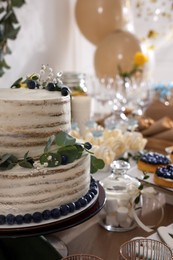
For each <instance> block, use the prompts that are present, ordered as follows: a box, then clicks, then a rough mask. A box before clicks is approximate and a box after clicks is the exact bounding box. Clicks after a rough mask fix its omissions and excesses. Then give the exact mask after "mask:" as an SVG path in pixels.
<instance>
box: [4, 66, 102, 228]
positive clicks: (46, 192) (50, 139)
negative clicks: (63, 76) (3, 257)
mask: <svg viewBox="0 0 173 260" xmlns="http://www.w3.org/2000/svg"><path fill="white" fill-rule="evenodd" d="M47 70H48V77H46V79H45V74H46V71H47ZM43 76H44V79H43ZM69 92H70V91H69V89H68V88H67V87H66V86H64V85H63V83H62V82H61V80H60V76H59V75H58V76H57V77H55V78H54V75H53V73H52V70H51V69H50V68H47V67H46V66H43V67H42V70H41V71H40V74H33V75H31V76H29V77H27V78H26V79H25V80H23V79H19V80H17V81H16V82H15V83H14V84H13V85H12V88H10V89H1V91H0V225H2V224H10V225H12V224H23V223H25V224H26V223H32V222H35V223H38V222H41V221H42V220H49V219H58V218H60V217H62V216H66V215H67V214H70V213H72V212H74V211H76V210H79V209H80V208H84V207H85V206H86V205H88V203H90V202H91V201H92V200H93V199H94V197H95V196H96V194H97V192H98V187H97V184H96V182H95V181H94V179H93V178H91V175H90V170H91V172H92V168H91V169H90V165H93V163H92V160H93V159H94V160H96V161H97V162H96V164H97V163H98V161H99V162H100V166H99V167H100V168H102V167H103V166H104V163H103V162H102V160H99V159H97V158H96V157H94V156H90V155H89V153H88V150H90V148H91V145H90V144H89V143H88V142H83V143H80V142H78V141H77V140H76V139H75V138H73V137H72V136H70V135H69V134H68V132H69V130H70V127H71V122H70V120H71V117H70V114H71V108H70V95H69ZM97 169H98V168H97V166H95V168H94V170H93V171H96V170H97Z"/></svg>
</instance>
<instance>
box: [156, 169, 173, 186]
mask: <svg viewBox="0 0 173 260" xmlns="http://www.w3.org/2000/svg"><path fill="white" fill-rule="evenodd" d="M154 182H155V183H156V184H158V185H159V186H164V187H168V188H173V164H168V165H166V166H163V167H158V168H157V169H156V172H155V174H154Z"/></svg>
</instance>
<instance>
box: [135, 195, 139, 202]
mask: <svg viewBox="0 0 173 260" xmlns="http://www.w3.org/2000/svg"><path fill="white" fill-rule="evenodd" d="M139 202H140V195H139V196H137V197H136V199H135V204H138V203H139Z"/></svg>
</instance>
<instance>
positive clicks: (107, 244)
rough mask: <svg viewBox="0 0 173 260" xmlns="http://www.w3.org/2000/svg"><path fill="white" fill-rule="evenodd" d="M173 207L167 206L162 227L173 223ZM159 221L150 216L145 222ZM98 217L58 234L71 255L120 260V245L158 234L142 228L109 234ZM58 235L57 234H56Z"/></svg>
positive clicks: (155, 216)
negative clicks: (80, 254)
mask: <svg viewBox="0 0 173 260" xmlns="http://www.w3.org/2000/svg"><path fill="white" fill-rule="evenodd" d="M172 212H173V205H170V204H166V205H165V214H164V218H163V220H162V223H161V225H163V226H167V225H170V224H172V223H173V215H172ZM151 218H152V221H153V222H154V221H157V214H155V215H154V216H153V215H152V214H148V215H147V216H146V219H145V221H146V222H147V221H149V220H150V219H151ZM98 221H99V218H98V215H96V216H95V217H93V218H92V219H90V220H88V221H87V222H85V223H83V224H81V225H79V226H77V227H74V228H71V229H68V231H63V232H60V233H58V237H60V238H61V239H62V240H63V241H64V242H65V243H66V245H67V248H68V252H69V254H75V253H90V254H94V255H97V256H99V257H101V258H103V259H104V260H108V259H109V260H118V253H119V248H120V245H121V244H123V243H124V242H125V241H127V240H130V239H132V238H134V237H148V236H151V235H152V234H154V233H155V232H156V229H154V230H153V232H152V233H147V232H145V231H144V230H142V229H141V228H140V227H136V228H135V229H133V230H131V231H128V232H120V233H119V232H109V231H106V230H105V229H104V228H102V227H101V226H100V225H99V224H98ZM55 235H56V234H55Z"/></svg>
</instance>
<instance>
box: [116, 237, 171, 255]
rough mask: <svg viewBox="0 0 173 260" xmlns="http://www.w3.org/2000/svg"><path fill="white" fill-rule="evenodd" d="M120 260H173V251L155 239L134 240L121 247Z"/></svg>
mask: <svg viewBox="0 0 173 260" xmlns="http://www.w3.org/2000/svg"><path fill="white" fill-rule="evenodd" d="M119 254H120V256H119V260H131V259H133V260H139V259H141V260H148V259H150V260H156V259H158V260H163V259H164V260H172V257H173V255H172V251H171V249H170V248H169V247H168V246H167V245H165V244H164V243H162V242H160V241H157V240H153V239H134V240H130V241H127V242H125V243H124V244H122V245H121V247H120V252H119Z"/></svg>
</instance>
